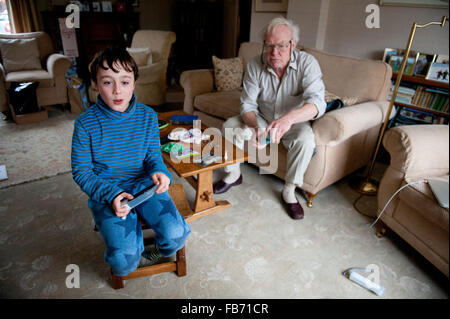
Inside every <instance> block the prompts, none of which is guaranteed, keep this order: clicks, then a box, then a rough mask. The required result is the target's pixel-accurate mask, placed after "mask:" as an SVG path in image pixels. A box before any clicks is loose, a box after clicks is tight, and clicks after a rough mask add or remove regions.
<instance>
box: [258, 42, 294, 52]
mask: <svg viewBox="0 0 450 319" xmlns="http://www.w3.org/2000/svg"><path fill="white" fill-rule="evenodd" d="M291 44H292V40H290V41H289V43H277V44H273V43H266V42H264V46H263V50H264V52H273V50H275V48H277V50H278V52H286V51H288V50H289V49H290V47H291Z"/></svg>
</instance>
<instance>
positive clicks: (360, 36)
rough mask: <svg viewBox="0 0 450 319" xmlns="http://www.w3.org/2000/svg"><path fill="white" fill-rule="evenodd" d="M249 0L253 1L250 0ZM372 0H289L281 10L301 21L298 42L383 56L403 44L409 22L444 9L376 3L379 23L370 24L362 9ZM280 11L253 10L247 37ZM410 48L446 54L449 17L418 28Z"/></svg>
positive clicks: (435, 17)
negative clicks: (439, 23) (376, 26)
mask: <svg viewBox="0 0 450 319" xmlns="http://www.w3.org/2000/svg"><path fill="white" fill-rule="evenodd" d="M253 2H255V1H254V0H253ZM377 3H378V1H376V0H315V1H311V0H289V6H288V11H287V13H286V14H285V16H286V17H287V18H289V19H292V20H293V21H294V22H296V23H297V24H298V25H299V26H300V44H302V45H304V46H306V47H314V48H318V49H321V50H324V51H326V52H330V53H333V54H338V55H343V56H353V57H359V58H368V59H381V57H382V55H383V52H384V48H405V47H406V44H407V41H408V37H409V33H410V30H411V26H412V24H413V22H417V23H419V24H425V23H427V22H430V21H441V19H442V16H443V15H447V16H448V13H449V12H448V9H435V8H415V7H392V6H380V28H379V29H368V28H367V27H366V25H365V20H366V17H367V16H368V15H369V13H366V12H365V9H366V6H367V5H369V4H377ZM278 15H280V14H279V13H257V12H254V9H253V12H252V20H251V32H250V41H257V42H261V38H260V36H259V34H257V32H259V30H261V29H262V28H263V27H264V25H265V24H267V23H268V22H269V21H270V19H271V18H273V17H275V16H278ZM411 49H412V50H416V51H422V52H427V53H436V54H446V55H448V54H449V23H448V22H447V24H446V26H445V27H444V28H441V27H440V26H437V25H436V26H430V27H427V28H424V29H417V31H416V36H415V38H414V42H413V46H412V48H411Z"/></svg>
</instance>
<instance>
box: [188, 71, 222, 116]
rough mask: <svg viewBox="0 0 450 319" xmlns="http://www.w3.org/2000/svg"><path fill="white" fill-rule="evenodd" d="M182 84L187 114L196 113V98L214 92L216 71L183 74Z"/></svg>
mask: <svg viewBox="0 0 450 319" xmlns="http://www.w3.org/2000/svg"><path fill="white" fill-rule="evenodd" d="M180 84H181V86H182V87H183V89H184V106H183V110H184V111H185V112H186V113H189V114H192V113H193V112H194V98H195V97H196V96H197V95H199V94H203V93H208V92H211V91H213V90H214V70H213V69H200V70H189V71H184V72H183V73H181V76H180Z"/></svg>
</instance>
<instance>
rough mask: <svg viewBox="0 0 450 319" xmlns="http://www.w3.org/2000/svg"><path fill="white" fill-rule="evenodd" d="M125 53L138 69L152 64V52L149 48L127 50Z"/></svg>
mask: <svg viewBox="0 0 450 319" xmlns="http://www.w3.org/2000/svg"><path fill="white" fill-rule="evenodd" d="M127 51H128V53H129V54H130V55H131V57H132V58H133V59H134V61H135V62H136V64H137V66H138V67H139V66H146V65H150V64H152V52H151V51H150V49H149V48H127Z"/></svg>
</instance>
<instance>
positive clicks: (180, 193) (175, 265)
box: [111, 184, 193, 289]
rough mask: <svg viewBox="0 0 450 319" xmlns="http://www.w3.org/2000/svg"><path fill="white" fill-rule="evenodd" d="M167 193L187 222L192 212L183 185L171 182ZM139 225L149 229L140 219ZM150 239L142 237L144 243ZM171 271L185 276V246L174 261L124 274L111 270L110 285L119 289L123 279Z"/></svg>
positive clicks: (121, 286) (177, 253)
mask: <svg viewBox="0 0 450 319" xmlns="http://www.w3.org/2000/svg"><path fill="white" fill-rule="evenodd" d="M169 194H170V197H172V199H173V202H174V203H175V206H176V207H177V209H178V211H179V212H180V214H181V215H182V216H183V217H184V219H185V220H186V221H187V222H189V217H191V216H192V214H193V212H192V210H191V208H190V207H189V203H188V201H187V199H186V194H185V193H184V189H183V185H181V184H173V185H172V186H170V188H169ZM141 226H142V230H145V229H149V227H147V225H145V224H144V223H143V222H142V221H141ZM152 239H153V238H152V237H146V238H144V244H146V243H147V242H149V241H150V240H152ZM171 271H175V272H176V274H177V276H179V277H182V276H186V255H185V247H183V248H181V249H180V250H178V251H177V252H176V260H175V261H168V262H164V263H159V264H156V265H151V266H146V267H140V268H137V269H136V270H135V271H133V272H131V273H129V274H128V275H126V276H116V275H114V274H113V272H112V270H111V279H112V287H113V288H114V289H120V288H123V287H124V280H129V279H133V278H140V277H146V276H151V275H156V274H160V273H165V272H171Z"/></svg>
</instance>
